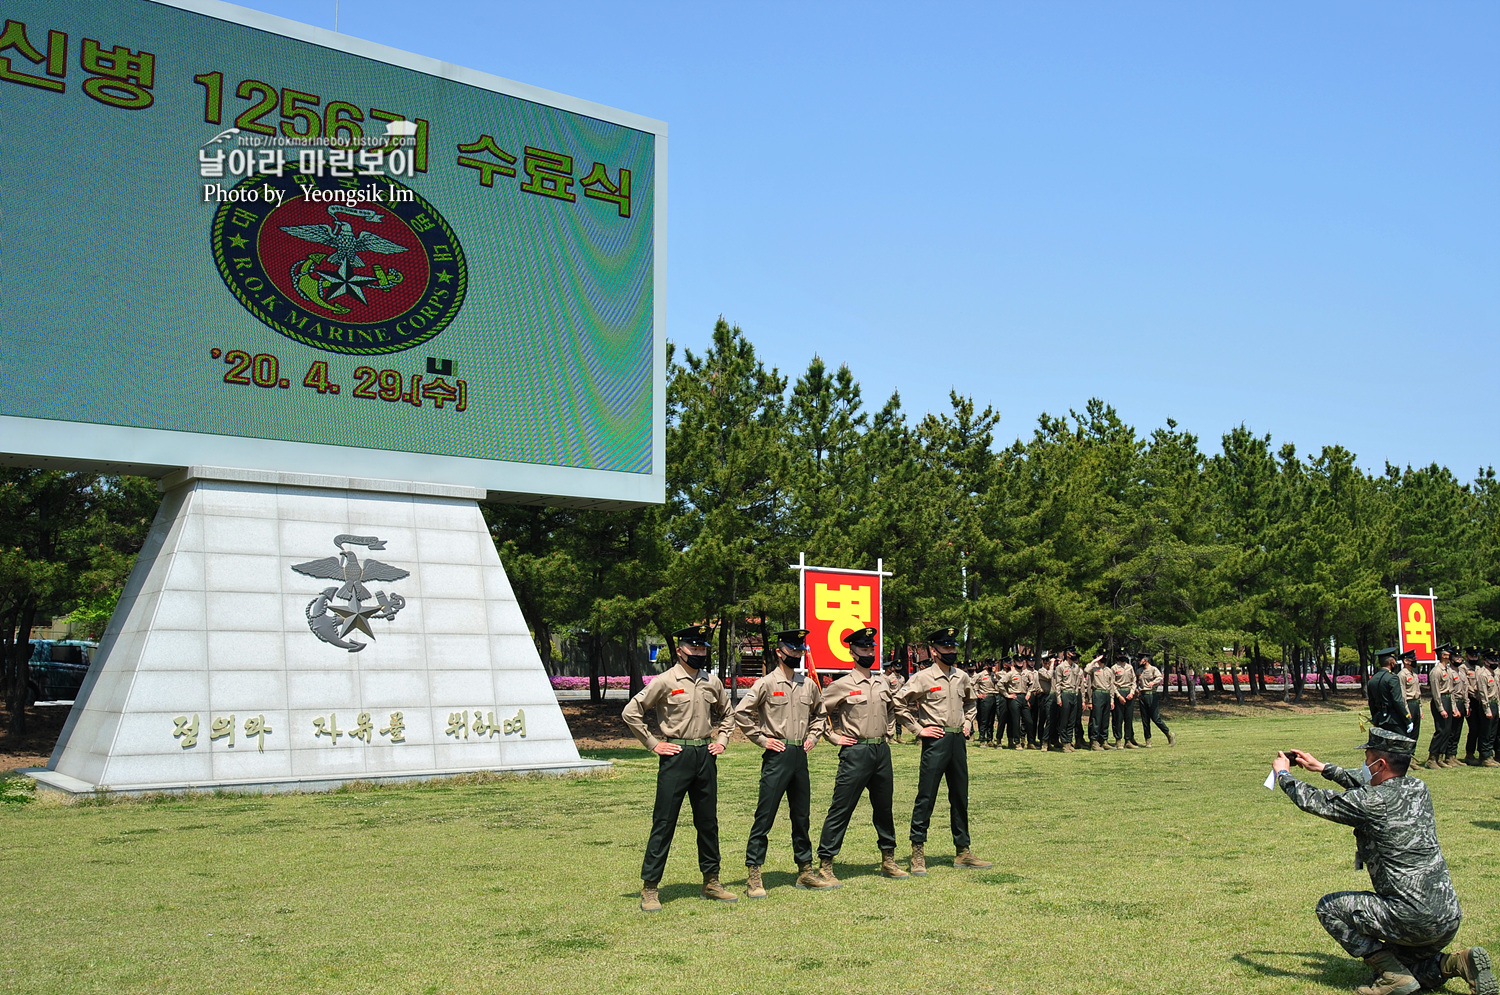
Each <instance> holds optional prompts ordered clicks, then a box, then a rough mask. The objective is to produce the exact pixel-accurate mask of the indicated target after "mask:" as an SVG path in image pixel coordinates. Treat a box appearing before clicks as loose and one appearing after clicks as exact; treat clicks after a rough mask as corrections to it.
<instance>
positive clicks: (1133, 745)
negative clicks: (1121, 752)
mask: <svg viewBox="0 0 1500 995" xmlns="http://www.w3.org/2000/svg"><path fill="white" fill-rule="evenodd" d="M1140 748H1141V747H1140V744H1138V743H1137V742H1136V741H1135V740H1133V739H1127V740H1126V741H1125V749H1127V750H1139V749H1140Z"/></svg>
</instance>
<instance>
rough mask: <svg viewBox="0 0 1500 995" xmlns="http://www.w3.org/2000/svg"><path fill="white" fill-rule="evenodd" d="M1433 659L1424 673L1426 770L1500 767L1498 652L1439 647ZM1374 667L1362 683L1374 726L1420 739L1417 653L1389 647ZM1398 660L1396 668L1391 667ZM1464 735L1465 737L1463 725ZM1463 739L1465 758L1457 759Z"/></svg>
mask: <svg viewBox="0 0 1500 995" xmlns="http://www.w3.org/2000/svg"><path fill="white" fill-rule="evenodd" d="M1437 655H1438V659H1437V662H1436V663H1434V664H1433V665H1432V667H1431V669H1430V670H1429V672H1428V675H1427V689H1428V697H1429V702H1428V704H1429V714H1430V716H1431V719H1432V733H1431V737H1430V738H1429V740H1428V746H1427V760H1426V761H1425V762H1424V763H1423V764H1422V766H1423V767H1424V768H1427V769H1428V770H1437V769H1440V768H1443V767H1458V766H1461V765H1462V764H1468V765H1470V766H1472V767H1500V760H1497V759H1496V752H1497V750H1496V748H1497V745H1500V743H1497V740H1500V653H1497V652H1496V651H1495V650H1494V649H1486V650H1481V649H1480V648H1479V647H1478V646H1470V647H1468V648H1467V649H1459V648H1458V647H1457V646H1454V645H1452V644H1449V643H1444V644H1443V645H1441V646H1439V647H1437ZM1375 658H1376V663H1377V664H1378V668H1377V671H1376V674H1375V676H1374V677H1372V678H1371V679H1370V682H1369V684H1368V685H1367V686H1366V694H1367V696H1368V698H1369V702H1370V719H1371V722H1372V724H1374V725H1375V726H1377V727H1379V728H1382V729H1389V730H1391V731H1393V732H1399V733H1401V734H1403V735H1405V736H1409V737H1410V738H1411V739H1413V740H1419V739H1420V736H1421V731H1422V681H1421V678H1420V676H1419V675H1418V673H1417V670H1416V658H1417V655H1416V652H1415V651H1414V650H1408V651H1407V652H1405V653H1402V652H1401V651H1400V650H1399V649H1398V648H1397V647H1394V646H1392V647H1389V648H1387V649H1383V650H1380V651H1379V652H1377V653H1376V654H1375ZM1398 664H1399V666H1400V669H1399V670H1397V669H1395V668H1396V666H1397V665H1398ZM1465 723H1467V725H1468V735H1467V737H1465V735H1464V725H1465ZM1460 740H1463V746H1464V757H1463V759H1462V760H1460V759H1459V756H1458V752H1459V743H1460Z"/></svg>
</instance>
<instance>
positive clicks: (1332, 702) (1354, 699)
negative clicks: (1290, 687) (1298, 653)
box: [1164, 686, 1369, 718]
mask: <svg viewBox="0 0 1500 995" xmlns="http://www.w3.org/2000/svg"><path fill="white" fill-rule="evenodd" d="M1164 707H1166V708H1168V709H1170V710H1171V711H1172V713H1173V714H1174V715H1183V716H1190V715H1199V716H1203V717H1205V718H1228V717H1231V716H1244V715H1267V714H1283V715H1315V714H1319V713H1322V712H1358V711H1364V710H1365V709H1367V708H1368V707H1369V705H1368V704H1367V702H1366V701H1365V693H1364V692H1363V691H1361V690H1359V689H1358V688H1353V689H1349V690H1346V689H1344V688H1342V687H1341V688H1339V690H1337V691H1330V692H1329V693H1328V700H1327V701H1324V700H1323V696H1322V694H1320V693H1319V692H1318V691H1317V690H1315V689H1314V688H1312V687H1311V686H1309V687H1308V688H1307V689H1306V690H1304V691H1303V692H1302V700H1301V701H1297V700H1295V698H1294V699H1293V700H1292V701H1289V702H1284V701H1282V700H1281V692H1280V691H1279V690H1277V691H1269V692H1267V693H1266V694H1264V695H1259V694H1251V693H1250V692H1248V691H1247V692H1246V693H1245V703H1244V704H1240V703H1238V702H1237V701H1235V699H1234V692H1233V691H1226V692H1225V693H1224V694H1212V693H1210V694H1202V693H1200V694H1199V695H1198V704H1197V705H1189V704H1188V699H1187V695H1185V694H1174V695H1171V696H1170V697H1168V698H1167V700H1166V705H1165V706H1164Z"/></svg>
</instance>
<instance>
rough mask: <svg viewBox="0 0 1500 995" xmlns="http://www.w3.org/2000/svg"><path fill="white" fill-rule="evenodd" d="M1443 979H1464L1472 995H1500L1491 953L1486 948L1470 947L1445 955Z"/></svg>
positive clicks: (1499, 984)
mask: <svg viewBox="0 0 1500 995" xmlns="http://www.w3.org/2000/svg"><path fill="white" fill-rule="evenodd" d="M1442 971H1443V978H1444V980H1446V979H1448V978H1463V979H1464V981H1466V982H1468V984H1469V992H1470V995H1500V983H1497V982H1496V980H1495V972H1494V970H1493V967H1492V965H1491V963H1490V952H1489V951H1488V950H1486V949H1484V947H1469V948H1467V949H1465V950H1457V951H1454V952H1453V953H1451V954H1443V966H1442Z"/></svg>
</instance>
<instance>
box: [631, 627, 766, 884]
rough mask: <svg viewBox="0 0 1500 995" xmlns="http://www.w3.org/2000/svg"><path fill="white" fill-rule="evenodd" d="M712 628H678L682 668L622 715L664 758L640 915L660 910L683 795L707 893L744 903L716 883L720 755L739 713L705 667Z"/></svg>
mask: <svg viewBox="0 0 1500 995" xmlns="http://www.w3.org/2000/svg"><path fill="white" fill-rule="evenodd" d="M712 632H713V630H712V629H710V628H709V627H708V626H706V625H690V626H688V627H687V628H685V629H679V630H678V631H677V632H676V633H674V635H675V636H676V639H677V665H676V666H674V667H673V668H672V669H671V670H668V671H667V672H666V673H663V674H658V675H657V676H656V677H654V678H652V680H651V683H650V684H647V685H646V687H645V689H644V690H643V691H641V693H640V694H638V695H636V696H635V697H634V698H631V699H630V701H629V702H627V703H626V705H625V710H624V711H623V712H622V713H620V714H621V717H622V718H623V719H624V720H625V725H627V726H628V727H629V728H630V731H631V733H633V734H634V735H635V738H636V739H638V740H640V741H641V745H642V746H644V747H646V749H648V750H650V751H652V752H653V753H655V754H657V755H658V756H660V757H661V760H660V761H659V763H658V765H657V770H656V805H655V807H654V808H653V809H652V812H651V838H650V839H649V840H648V841H647V842H646V859H645V861H644V862H643V863H642V864H641V911H643V912H660V911H661V897H660V895H659V893H658V891H657V886H658V885H659V884H660V883H661V877H662V872H663V871H664V870H665V869H666V866H667V854H668V853H669V852H670V851H671V848H672V836H673V834H675V833H676V832H677V816H678V814H679V813H680V812H681V811H682V799H683V798H684V797H686V798H687V799H688V801H689V803H690V804H691V805H692V807H693V825H694V827H695V828H697V830H698V869H699V870H701V871H702V872H703V897H704V898H712V899H716V900H718V901H721V902H735V901H738V900H739V898H738V896H736V895H732V894H730V893H729V892H728V891H725V890H724V886H723V885H722V884H720V883H719V769H718V760H717V758H718V756H719V754H721V753H723V752H724V747H725V746H726V745H727V744H728V743H729V734H730V733H731V732H732V731H733V730H734V713H733V711H731V710H730V707H729V692H727V691H725V690H724V684H723V682H721V681H720V680H719V679H718V678H717V677H715V676H714V675H713V674H712V673H710V672H709V671H708V669H707V665H708V643H709V637H710V635H711V634H712Z"/></svg>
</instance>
